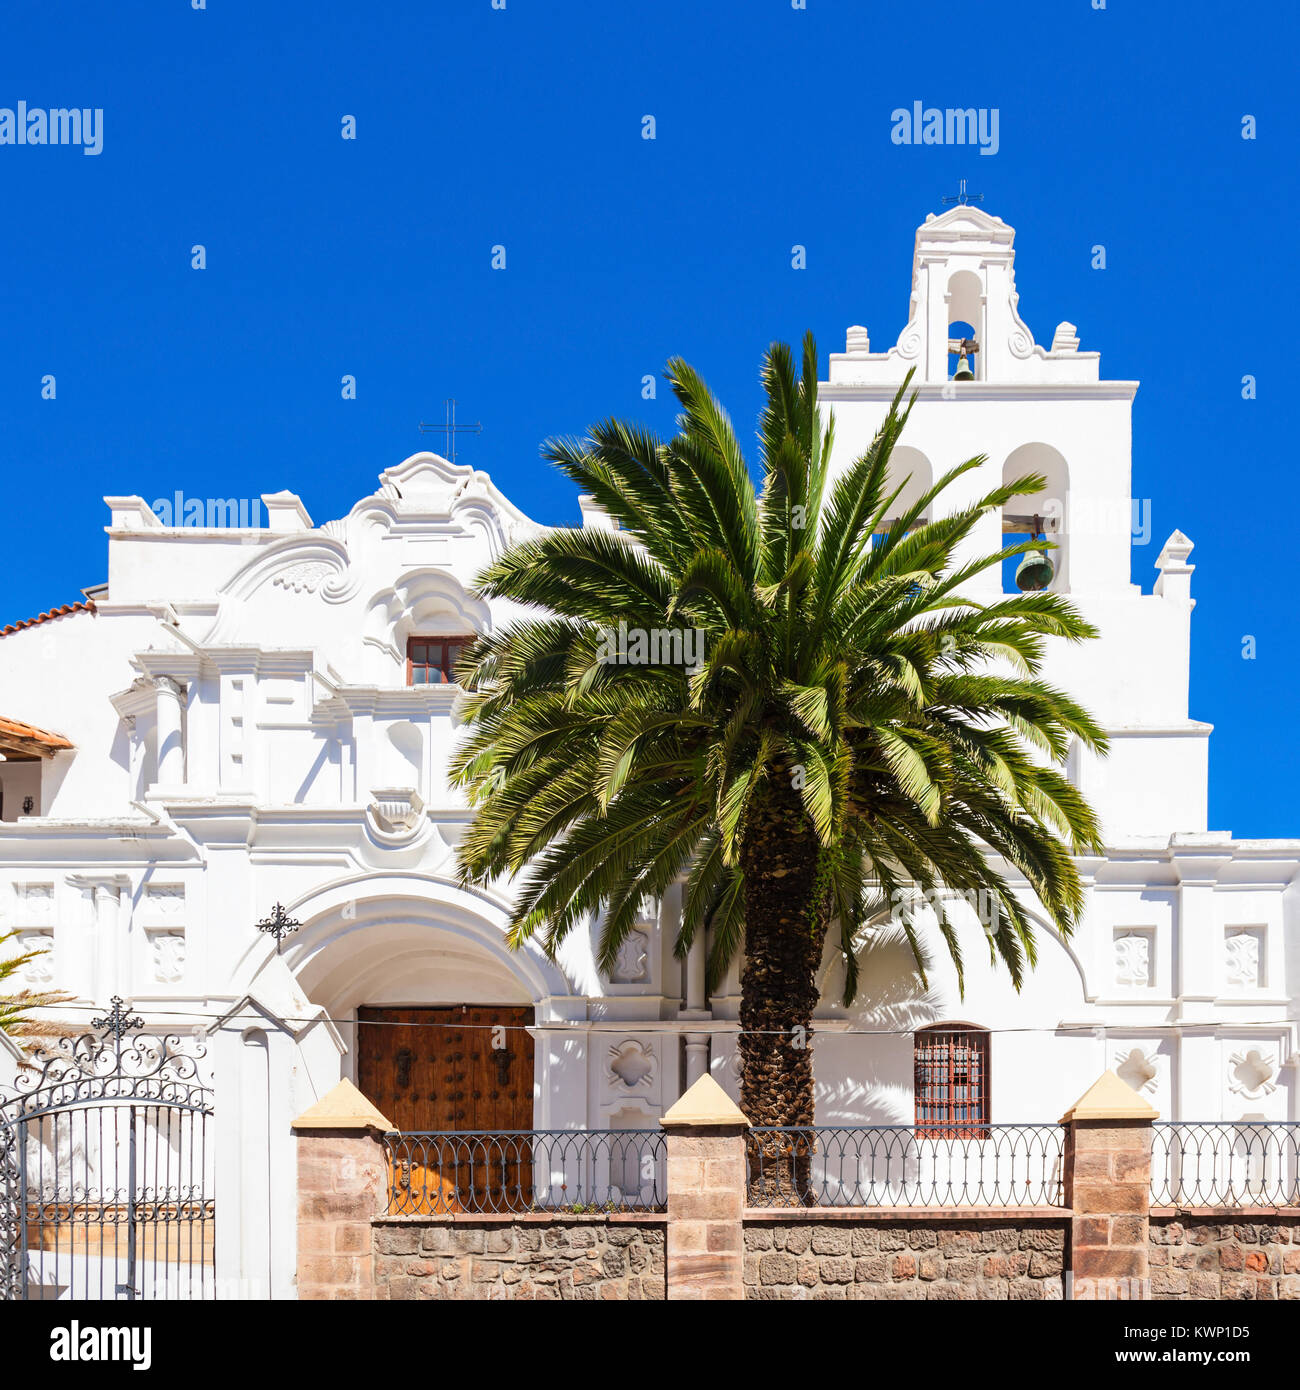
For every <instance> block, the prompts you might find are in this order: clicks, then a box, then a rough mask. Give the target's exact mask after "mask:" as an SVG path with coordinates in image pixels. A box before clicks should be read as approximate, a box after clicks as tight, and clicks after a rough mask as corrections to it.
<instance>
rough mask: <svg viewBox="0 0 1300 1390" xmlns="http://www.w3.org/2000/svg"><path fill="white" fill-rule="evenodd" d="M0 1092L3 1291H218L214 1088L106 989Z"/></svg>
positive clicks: (192, 1061) (129, 1294)
mask: <svg viewBox="0 0 1300 1390" xmlns="http://www.w3.org/2000/svg"><path fill="white" fill-rule="evenodd" d="M91 1026H92V1028H95V1029H97V1030H99V1031H98V1032H95V1033H84V1034H82V1035H81V1036H80V1037H76V1038H62V1039H60V1040H59V1041H58V1043H56V1044H55V1045H54V1046H53V1047H52V1048H49V1049H41V1050H39V1051H37V1052H36V1053H35V1054H34V1055H33V1057H32V1058H31V1059H30V1061H29V1062H28V1063H27V1064H26V1065H24V1066H23V1068H22V1069H21V1071H20V1072H19V1075H18V1078H17V1080H16V1082H15V1088H14V1089H15V1094H14V1095H12V1096H10V1097H8V1098H6V1099H3V1100H2V1101H0V1169H2V1170H3V1171H2V1172H0V1197H3V1199H4V1202H3V1207H2V1208H0V1261H3V1265H2V1267H0V1297H4V1298H18V1299H48V1298H73V1299H82V1298H124V1299H137V1298H212V1297H214V1295H215V1280H214V1275H213V1255H214V1242H215V1232H216V1223H215V1217H216V1205H215V1200H214V1196H213V1184H212V1155H211V1154H210V1153H209V1150H208V1144H207V1121H208V1117H209V1116H210V1115H211V1114H212V1091H211V1088H210V1087H208V1086H206V1085H205V1084H204V1083H203V1080H202V1078H201V1076H200V1071H199V1062H200V1060H201V1059H202V1058H203V1056H204V1049H203V1048H202V1047H201V1046H199V1045H197V1044H195V1045H193V1046H191V1047H189V1048H188V1049H183V1048H182V1044H181V1039H180V1037H179V1036H178V1035H175V1034H168V1035H156V1034H152V1033H145V1032H141V1031H138V1030H139V1029H140V1028H141V1026H142V1021H141V1020H140V1019H138V1018H131V1017H129V1016H128V1014H127V1013H126V1011H125V1010H124V1008H123V1004H122V1000H121V999H119V998H116V997H115V998H114V999H113V1001H112V1007H111V1009H110V1011H109V1013H108V1014H107V1016H106V1017H104V1018H97V1019H95V1020H93V1022H92V1024H91Z"/></svg>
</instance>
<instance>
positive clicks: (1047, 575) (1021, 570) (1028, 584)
mask: <svg viewBox="0 0 1300 1390" xmlns="http://www.w3.org/2000/svg"><path fill="white" fill-rule="evenodd" d="M1055 573H1056V567H1055V566H1054V565H1053V564H1052V562H1051V560H1050V559H1049V558H1048V556H1047V552H1046V551H1045V550H1026V551H1025V553H1024V556H1023V557H1022V559H1021V561H1020V563H1019V565H1017V566H1016V588H1017V589H1019V590H1020V592H1021V593H1022V594H1029V593H1035V592H1036V591H1037V590H1039V589H1045V588H1047V586H1048V585H1049V584H1050V583H1051V582H1052V576H1053V575H1054V574H1055Z"/></svg>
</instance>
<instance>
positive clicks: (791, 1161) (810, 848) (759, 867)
mask: <svg viewBox="0 0 1300 1390" xmlns="http://www.w3.org/2000/svg"><path fill="white" fill-rule="evenodd" d="M740 860H741V868H742V870H743V872H744V876H745V965H744V968H743V970H742V972H741V977H740V1026H741V1033H740V1044H739V1050H740V1104H741V1108H742V1109H743V1110H744V1112H745V1114H746V1115H747V1116H748V1118H749V1120H750V1123H751V1124H754V1125H781V1126H785V1127H808V1126H811V1125H812V1123H813V1059H812V1019H813V1012H814V1010H815V1009H816V1007H817V1001H818V988H817V972H818V969H819V968H820V966H821V960H822V948H823V945H824V943H825V940H826V927H827V922H828V918H829V914H830V897H829V894H828V892H827V890H826V887H825V884H824V881H823V877H822V874H821V872H820V867H821V856H820V853H819V846H818V842H817V836H816V832H815V831H814V830H813V827H812V825H811V823H810V822H809V820H808V816H807V813H806V812H805V810H804V808H803V803H802V801H801V799H800V797H799V793H798V792H797V791H796V790H795V789H794V788H793V786H792V785H791V784H790V781H789V778H788V775H787V774H785V773H782V772H778V773H774V774H773V777H772V779H771V781H770V782H769V783H768V785H767V786H766V788H765V789H764V790H763V792H762V793H760V795H759V796H758V797H757V798H756V800H755V803H754V804H753V805H752V806H751V809H750V815H749V822H748V825H747V827H746V830H745V833H744V837H743V841H742V844H741V851H740ZM811 1138H812V1136H811V1135H808V1136H806V1137H804V1138H803V1139H802V1141H801V1140H800V1137H799V1136H794V1135H786V1136H766V1137H764V1138H762V1139H761V1140H760V1139H757V1138H755V1139H754V1140H752V1141H751V1144H752V1150H751V1163H750V1200H751V1202H753V1203H754V1204H755V1205H788V1204H790V1203H791V1201H795V1202H798V1203H802V1202H804V1201H807V1200H808V1173H809V1169H810V1167H811V1162H810V1154H811V1143H810V1141H811Z"/></svg>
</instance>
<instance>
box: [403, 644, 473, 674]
mask: <svg viewBox="0 0 1300 1390" xmlns="http://www.w3.org/2000/svg"><path fill="white" fill-rule="evenodd" d="M473 640H474V639H473V638H472V637H412V638H411V639H410V640H409V641H408V642H407V644H406V683H407V685H451V684H452V683H453V682H454V681H455V679H456V675H455V671H456V662H457V660H459V658H460V654H461V652H463V651H464V650H465V648H466V647H468V646H469V644H470V643H471V642H472V641H473Z"/></svg>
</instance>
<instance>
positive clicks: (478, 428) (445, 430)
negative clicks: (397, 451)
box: [420, 396, 483, 463]
mask: <svg viewBox="0 0 1300 1390" xmlns="http://www.w3.org/2000/svg"><path fill="white" fill-rule="evenodd" d="M443 404H444V405H445V406H446V408H447V423H446V424H445V425H426V424H425V423H424V421H423V420H421V421H420V433H421V434H443V435H445V436H446V439H445V440H444V441H443V446H442V447H443V449H444V451H445V452H446V456H447V460H448V462H450V463H455V462H456V436H457V435H458V434H482V433H483V426H482V425H481V424H479V423H478V422H477V421H476V422H475V423H474V424H472V425H458V424H457V423H456V400H455V397H453V396H448V397H447V399H446V400H445V401H444V402H443Z"/></svg>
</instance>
